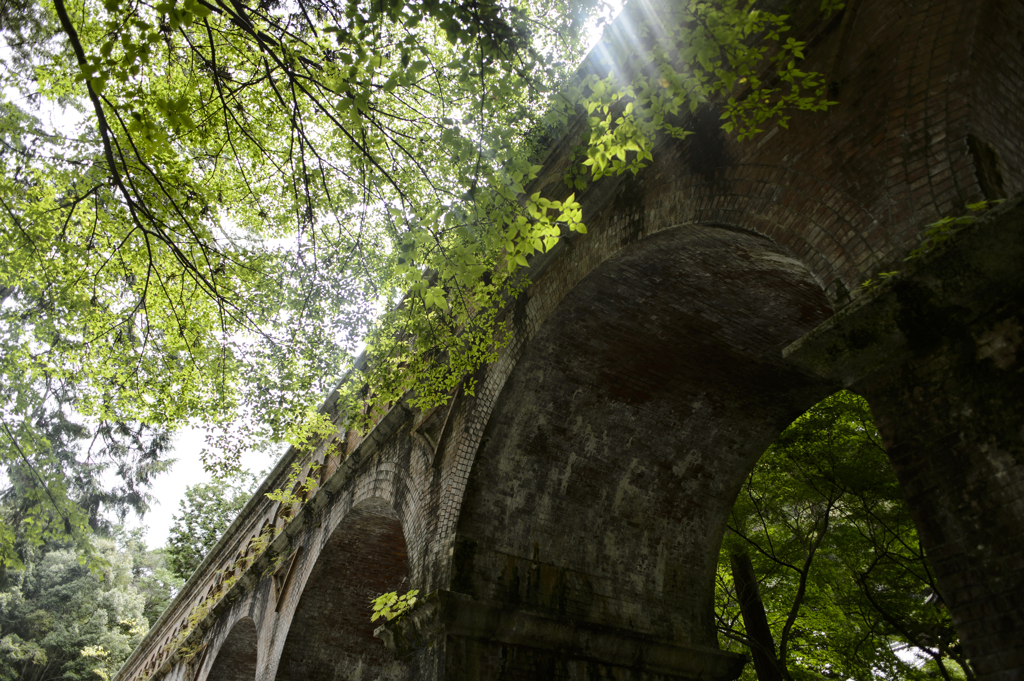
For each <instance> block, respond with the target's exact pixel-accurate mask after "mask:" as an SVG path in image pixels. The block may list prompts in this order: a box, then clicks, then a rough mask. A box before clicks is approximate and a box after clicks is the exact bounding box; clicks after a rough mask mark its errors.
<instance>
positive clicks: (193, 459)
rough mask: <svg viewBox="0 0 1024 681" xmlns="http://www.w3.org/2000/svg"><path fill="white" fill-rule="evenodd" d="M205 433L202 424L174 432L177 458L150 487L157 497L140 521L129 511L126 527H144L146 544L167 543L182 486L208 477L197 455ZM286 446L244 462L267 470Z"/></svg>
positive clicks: (254, 454) (257, 454) (256, 470)
mask: <svg viewBox="0 0 1024 681" xmlns="http://www.w3.org/2000/svg"><path fill="white" fill-rule="evenodd" d="M205 436H206V431H204V430H203V429H201V428H184V429H182V430H179V431H178V432H177V433H175V434H174V453H173V454H171V457H170V458H174V459H177V461H176V462H175V464H174V466H173V467H172V468H171V470H170V472H168V473H165V474H163V475H161V476H159V477H158V478H157V481H156V484H155V485H154V486H153V489H152V490H151V493H152V494H153V496H154V497H156V500H155V501H153V502H152V503H151V504H150V511H149V513H147V514H146V517H145V518H143V519H142V520H141V521H140V520H139V519H138V518H137V517H135V516H131V515H130V516H129V517H128V518H127V519H126V521H125V525H127V526H128V527H129V528H136V527H140V526H144V527H146V545H147V546H148V547H149V548H151V549H156V548H160V547H161V546H164V545H165V544H167V537H168V535H169V533H170V531H171V525H172V524H173V523H174V519H173V517H172V516H173V515H174V514H175V513H178V511H179V504H180V502H181V500H182V499H184V498H185V488H187V487H188V486H189V485H196V484H199V483H201V482H209V481H210V477H211V476H210V474H209V473H207V472H206V471H205V470H203V463H202V461H201V460H200V459H199V452H201V451H202V449H203V443H204V439H205ZM286 447H287V445H281V447H280V448H279V449H276V450H275V451H274V454H273V455H263V454H260V453H258V452H253V453H252V454H251V455H250V458H248V459H247V460H246V461H245V463H246V465H247V466H248V467H249V470H251V471H253V472H260V471H266V472H269V471H270V469H272V468H273V467H274V464H276V463H277V457H279V456H281V455H282V454H283V453H284V450H285V448H286Z"/></svg>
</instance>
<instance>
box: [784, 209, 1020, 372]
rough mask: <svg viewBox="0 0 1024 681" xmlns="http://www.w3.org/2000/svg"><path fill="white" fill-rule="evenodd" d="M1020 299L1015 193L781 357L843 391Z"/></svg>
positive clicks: (858, 300)
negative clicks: (829, 381)
mask: <svg viewBox="0 0 1024 681" xmlns="http://www.w3.org/2000/svg"><path fill="white" fill-rule="evenodd" d="M1022 300H1024V195H1021V194H1018V195H1017V196H1015V197H1013V198H1012V199H1009V200H1007V201H1006V202H1004V203H1002V204H1000V205H999V206H997V207H996V208H994V209H992V210H991V211H989V212H988V213H986V214H985V215H983V216H982V217H980V218H979V219H978V220H977V221H976V222H975V223H973V224H971V225H969V226H968V227H966V228H965V229H963V230H962V231H960V232H959V233H957V234H955V235H954V236H953V237H952V238H950V239H949V240H947V241H946V242H944V243H943V244H941V245H940V246H939V247H938V248H936V249H935V250H933V251H932V252H930V253H928V254H926V255H924V256H922V257H920V258H918V259H915V260H912V261H909V262H907V263H906V264H905V266H904V267H903V269H902V270H901V271H900V272H899V273H898V274H896V275H894V276H893V277H891V278H889V279H886V280H885V281H884V282H883V283H882V284H880V285H879V286H878V287H877V288H875V289H874V290H872V291H870V292H869V293H867V294H865V295H863V296H861V297H860V298H858V299H857V300H856V301H854V302H853V303H851V304H850V305H848V306H847V307H845V308H843V309H842V310H840V311H839V312H837V313H836V314H835V316H834V317H832V318H831V319H829V320H828V321H826V322H824V323H823V324H821V325H820V326H818V327H817V328H815V329H814V330H813V331H811V332H810V333H808V334H806V335H804V336H803V337H801V338H799V339H797V340H796V341H794V342H793V343H792V344H790V345H789V346H787V347H786V348H784V349H783V351H782V354H783V357H785V358H786V359H787V360H788V361H789V362H791V363H792V364H794V365H796V366H798V367H800V368H801V369H802V370H804V371H806V372H808V373H810V374H812V375H815V376H820V377H822V378H825V379H828V380H831V381H834V382H836V383H838V384H840V385H842V386H843V387H844V388H850V387H853V386H854V385H856V384H858V383H860V382H861V381H863V380H865V379H868V378H870V377H871V376H875V375H878V374H881V373H883V372H885V371H887V370H889V369H891V368H892V367H895V366H897V365H899V364H901V363H903V362H906V361H907V360H909V359H911V358H913V357H915V356H920V355H922V354H925V353H927V352H929V351H931V350H933V349H934V348H935V347H937V346H938V344H940V343H942V342H943V341H944V339H946V338H950V339H952V338H953V337H956V336H957V335H962V334H963V333H964V331H963V329H965V328H967V327H968V325H970V324H971V323H973V322H975V321H977V320H978V319H980V318H983V317H985V316H987V315H988V314H989V313H991V312H992V311H994V310H996V309H997V308H1000V307H1004V306H1006V305H1007V304H1008V303H1009V304H1017V303H1020V302H1021V301H1022Z"/></svg>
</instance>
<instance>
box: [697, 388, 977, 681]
mask: <svg viewBox="0 0 1024 681" xmlns="http://www.w3.org/2000/svg"><path fill="white" fill-rule="evenodd" d="M743 557H745V559H746V561H748V564H750V565H752V567H753V572H754V574H755V575H756V579H757V586H758V590H759V593H760V597H761V599H762V602H763V606H762V607H763V609H764V612H765V614H766V615H767V621H768V624H769V629H770V634H769V635H768V636H763V637H761V640H758V639H757V638H755V637H754V636H753V635H752V633H751V631H752V629H753V628H752V627H751V626H745V625H748V624H749V623H748V622H747V617H748V612H744V614H743V616H742V617H741V614H740V602H739V597H738V592H737V585H738V584H739V583H741V582H742V580H743V576H742V574H737V558H739V559H740V561H742V560H743ZM716 600H717V603H716V615H717V618H718V628H719V633H720V637H721V638H722V642H723V647H725V648H729V649H739V650H742V651H744V652H749V650H750V649H752V648H756V647H758V646H759V645H760V646H761V649H762V650H764V649H766V648H767V649H769V656H770V657H771V658H772V662H774V667H775V669H776V674H777V675H774V676H772V677H771V678H779V679H786V680H787V681H792V680H793V679H818V678H822V677H828V678H843V679H863V680H864V681H872V680H874V679H925V678H944V679H950V678H963V675H964V674H966V675H967V678H973V675H972V672H971V668H970V666H969V664H968V663H967V661H966V658H965V656H964V654H963V651H962V650H961V648H960V645H959V640H958V638H957V635H956V631H955V630H954V628H953V624H952V620H951V619H950V617H949V615H948V613H947V612H946V610H945V608H944V606H943V605H942V603H941V600H940V599H939V598H938V591H937V589H936V584H935V578H934V576H933V575H932V573H931V570H930V569H929V567H928V564H927V563H926V562H925V556H924V551H923V549H922V548H921V545H920V543H919V541H918V537H917V532H916V530H915V528H914V524H913V522H912V520H911V518H910V515H909V512H908V510H907V507H906V503H905V502H904V500H903V496H902V493H901V492H900V488H899V485H898V483H897V481H896V476H895V475H894V474H893V471H892V469H891V468H890V466H889V461H888V458H887V456H886V453H885V450H884V449H883V448H882V445H881V443H880V441H879V436H878V432H877V431H876V429H875V425H874V422H873V420H872V418H871V414H870V411H869V410H868V406H867V403H866V402H865V401H864V400H863V399H861V398H860V397H858V396H857V395H854V394H852V393H849V392H845V391H841V392H838V393H836V394H835V395H832V396H831V397H829V398H827V399H825V400H823V401H822V402H821V403H819V404H817V405H816V406H814V407H812V408H811V409H810V410H808V411H807V413H805V414H804V415H803V416H801V417H800V418H798V419H797V420H796V421H795V422H794V423H793V424H792V425H791V426H790V427H789V428H788V429H786V431H785V432H783V433H782V434H781V435H780V436H779V437H778V438H777V439H776V441H775V442H774V443H773V444H772V446H771V447H770V448H769V449H768V451H767V452H765V454H764V456H763V457H762V458H761V460H760V461H759V462H758V464H757V466H756V467H755V469H754V471H753V472H752V473H751V475H750V477H749V479H748V480H747V482H746V483H745V484H744V486H743V489H742V491H741V492H740V495H739V498H738V499H737V502H736V506H735V508H734V509H733V512H732V516H731V519H730V523H729V530H728V533H727V536H726V539H725V542H724V544H723V548H722V554H721V558H720V561H719V569H718V587H717V590H716ZM897 651H904V654H903V655H897ZM915 658H916V659H915ZM908 659H910V660H914V663H909V662H908ZM753 671H754V670H753V669H751V668H748V669H747V670H746V671H745V674H746V676H745V678H751V679H753V678H755V677H754V676H753ZM762 681H765V680H764V678H762Z"/></svg>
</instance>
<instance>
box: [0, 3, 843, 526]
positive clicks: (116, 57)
mask: <svg viewBox="0 0 1024 681" xmlns="http://www.w3.org/2000/svg"><path fill="white" fill-rule="evenodd" d="M839 6H840V5H839V4H838V3H836V2H834V1H832V0H829V1H827V2H825V3H823V5H822V11H823V12H825V13H826V14H827V13H829V12H832V11H834V10H835V9H837V8H838V7H839ZM644 11H646V10H644V9H643V7H641V6H640V5H638V6H637V8H635V9H634V13H635V16H634V19H635V21H634V24H636V25H635V26H633V24H630V22H626V23H625V24H624V25H625V26H626V29H625V30H626V32H627V33H629V31H631V30H634V31H636V35H634V36H631V37H630V36H627V37H628V38H629V39H627V40H625V41H624V42H623V41H620V42H622V44H620V46H619V48H616V49H619V51H620V52H621V54H619V55H618V56H617V59H620V60H621V66H622V69H621V72H620V73H619V75H616V74H615V73H613V74H610V75H608V77H601V76H600V75H598V74H590V75H585V74H582V73H581V74H579V75H573V70H574V69H575V67H576V65H577V64H578V63H579V61H580V59H581V57H582V54H583V51H584V42H583V41H582V40H581V30H582V29H583V28H584V26H586V25H587V23H588V21H590V20H591V19H592V18H594V17H596V16H597V15H599V14H600V8H599V7H598V6H597V4H596V2H595V1H594V0H534V1H533V2H529V3H527V2H524V1H522V0H478V1H474V2H471V3H463V2H448V1H436V0H424V1H422V2H421V1H410V2H397V1H390V0H389V2H387V3H380V2H368V1H363V0H345V1H344V2H335V1H333V0H260V1H259V2H255V3H252V4H246V3H245V2H239V1H235V0H232V1H231V2H227V1H226V0H181V1H180V2H178V1H173V0H159V1H155V0H104V1H103V2H102V3H101V2H95V1H94V0H53V1H52V4H51V3H49V2H45V3H33V2H29V1H26V0H12V1H11V2H5V3H3V4H2V5H0V37H2V38H3V40H4V41H5V43H6V45H7V46H8V48H9V49H8V50H7V51H5V52H4V53H3V57H2V58H0V62H2V65H0V82H2V84H3V86H4V87H3V89H2V90H0V93H2V95H0V97H2V98H3V100H2V101H0V114H2V118H0V147H2V148H3V152H4V153H2V154H0V166H2V175H0V178H2V179H0V298H2V299H3V302H2V304H0V333H3V334H5V336H6V337H7V338H8V343H7V347H6V348H5V353H4V355H3V357H2V360H0V362H2V367H0V369H2V372H0V375H2V376H3V379H2V380H3V382H4V384H3V385H0V398H2V400H3V404H2V405H0V410H2V417H3V421H4V423H5V424H7V425H8V426H9V427H10V430H11V431H12V433H13V434H14V435H13V439H14V440H17V441H19V442H23V443H30V442H33V441H35V440H36V439H37V434H35V433H33V432H32V429H33V428H34V426H33V425H32V424H33V420H32V417H31V411H32V409H31V407H30V406H26V405H25V404H23V403H22V402H20V401H19V400H20V399H21V398H20V397H19V396H21V395H24V394H29V393H34V394H35V395H36V397H32V398H31V399H30V400H29V402H30V403H32V404H42V403H43V402H44V401H45V400H44V399H42V398H40V397H38V396H39V395H42V394H43V393H44V390H43V387H42V386H43V385H45V384H46V383H47V382H48V381H53V380H56V381H61V382H65V383H66V384H68V385H71V386H73V387H74V409H75V410H76V411H77V412H78V413H80V414H83V415H85V416H88V417H89V418H92V419H94V420H96V421H97V422H118V423H132V422H139V423H146V424H160V425H161V426H162V427H168V428H174V427H177V426H180V425H182V424H183V423H185V422H186V420H187V419H189V418H197V419H200V420H202V421H204V422H205V423H207V424H218V425H219V426H220V427H222V428H223V429H224V430H225V431H227V435H226V436H225V437H222V438H220V439H218V440H216V441H217V442H219V443H220V444H221V445H222V446H221V447H220V448H219V449H218V450H216V451H213V452H212V454H213V458H211V459H210V460H209V463H210V464H211V465H220V466H221V468H222V469H227V470H230V469H232V468H237V466H238V462H239V456H240V455H241V452H242V451H244V450H245V448H247V447H248V446H249V445H250V443H253V442H258V441H264V440H267V439H277V440H280V439H282V438H287V439H289V440H290V441H291V442H293V443H297V444H298V443H303V442H306V441H308V439H309V437H310V435H311V434H315V433H316V432H319V430H318V428H319V427H321V426H322V425H323V424H322V423H319V420H318V417H317V416H316V413H315V410H314V408H315V406H316V403H317V402H318V400H319V399H320V397H321V396H322V395H323V394H324V393H325V392H326V391H327V390H328V389H330V388H331V387H332V386H333V385H334V383H335V381H336V380H337V378H338V377H339V376H340V375H341V374H342V373H343V372H344V371H345V370H346V368H347V367H349V366H351V363H352V359H351V354H352V353H353V352H354V351H355V350H356V348H357V346H358V343H359V342H360V339H362V338H363V337H364V335H365V334H366V333H367V332H368V331H369V333H370V336H369V348H368V355H369V361H368V363H367V364H366V365H365V367H364V368H365V373H364V377H363V378H364V379H365V380H359V381H350V382H347V383H345V385H344V390H343V393H344V394H343V398H344V399H343V404H344V405H345V406H346V407H347V409H348V417H349V418H350V419H351V421H352V423H351V425H352V426H354V427H365V425H366V424H367V423H368V422H369V419H370V418H371V417H372V415H373V414H372V413H367V412H366V410H362V409H360V408H358V406H357V405H358V404H359V403H360V402H361V401H362V400H364V399H365V398H369V400H370V403H371V404H372V405H374V409H377V410H379V409H383V408H386V407H387V405H388V404H391V403H393V402H394V401H395V400H397V399H399V398H400V397H402V396H403V395H406V396H408V397H409V399H411V401H412V402H413V403H415V404H418V405H429V404H434V403H437V402H439V401H441V400H444V399H446V397H447V396H448V395H449V394H451V392H452V391H453V390H455V389H456V388H457V387H458V386H459V385H460V384H461V385H462V386H463V389H464V390H466V391H467V392H472V390H473V381H472V376H473V374H474V372H475V370H476V369H477V368H479V367H480V366H481V365H482V364H484V363H486V362H488V361H490V360H492V359H493V358H494V357H495V356H496V354H495V353H496V352H497V351H498V349H499V348H500V346H501V344H502V343H503V342H504V340H505V336H504V333H503V327H502V325H501V323H500V322H499V312H500V310H501V308H502V306H503V305H504V304H505V302H507V301H508V300H509V299H511V298H513V297H514V296H516V295H517V293H518V291H519V290H521V288H522V287H523V286H524V285H525V283H526V281H525V279H524V268H525V266H526V265H527V263H528V258H529V257H530V256H531V255H533V254H534V253H536V252H538V251H544V250H547V249H549V248H551V247H552V246H553V245H554V243H555V242H556V241H557V239H558V238H559V237H560V235H561V234H564V233H568V232H570V231H579V232H582V231H585V226H584V225H583V224H582V223H581V210H580V207H579V204H578V203H577V202H576V200H575V197H574V196H569V197H567V198H562V199H559V198H556V197H555V196H542V195H541V194H540V193H539V192H532V191H531V192H528V191H527V187H529V183H530V181H531V180H532V179H534V178H535V177H536V174H537V172H538V171H539V169H540V167H541V166H540V165H539V161H540V160H541V157H542V155H543V152H544V150H545V149H546V145H547V144H549V143H550V141H551V139H553V137H555V136H558V135H560V134H562V132H563V131H564V130H565V129H566V127H565V126H566V124H567V122H568V121H569V120H570V119H571V118H574V117H579V118H578V120H579V121H580V122H581V123H583V130H584V132H583V135H582V137H581V138H580V139H579V156H578V158H577V162H578V166H577V168H576V170H575V171H574V172H573V173H570V176H569V178H568V181H569V182H570V183H571V184H573V185H574V186H576V187H577V188H582V187H585V186H586V185H587V183H588V182H589V181H591V180H593V179H595V178H598V177H601V176H603V175H608V174H615V173H621V172H627V171H632V172H637V171H638V170H639V169H640V168H641V167H642V166H643V165H644V164H645V163H646V162H648V161H649V160H650V159H651V157H652V151H653V149H654V143H655V141H656V139H657V138H658V137H659V136H665V135H671V136H676V137H681V136H685V135H686V134H688V133H689V132H690V131H689V130H688V129H687V125H688V122H687V120H688V119H686V117H685V115H684V114H687V113H688V112H693V111H695V110H696V109H697V108H699V107H705V108H706V109H707V110H708V111H709V112H711V115H712V116H715V117H717V116H722V120H723V124H724V127H726V129H727V130H730V131H731V132H732V133H733V134H737V135H739V136H746V135H752V134H756V133H757V131H758V130H760V128H761V127H763V126H764V125H765V124H766V123H767V122H768V121H772V120H776V121H781V122H783V123H784V122H785V119H786V117H787V116H788V115H789V112H791V111H792V110H794V109H801V108H802V109H821V108H824V107H825V106H826V105H827V102H825V101H824V100H823V99H822V95H823V88H824V84H823V82H822V79H821V78H820V77H819V76H818V75H817V74H810V73H805V72H802V71H800V70H799V67H798V65H797V62H798V61H799V59H800V58H801V56H802V47H803V46H802V43H800V42H799V41H797V40H794V39H792V38H790V37H787V36H786V35H785V33H786V31H787V30H788V28H789V26H788V24H787V17H786V16H784V15H777V14H773V13H771V12H768V11H764V10H759V9H757V8H755V7H754V4H753V2H751V1H748V0H720V1H719V2H713V3H708V2H699V1H692V2H689V1H688V2H679V3H675V2H670V3H666V4H665V5H664V6H658V7H657V8H652V9H651V10H650V11H652V12H654V13H655V15H656V21H657V25H660V26H664V27H668V29H669V30H665V31H663V32H649V31H646V29H643V28H642V25H643V24H644V22H646V21H647V18H645V17H644V16H642V15H643V12H644ZM630 26H633V27H632V28H630ZM623 45H625V46H628V47H623ZM69 65H74V67H73V68H70V69H69V68H68V67H69ZM61 112H63V123H62V124H60V125H53V124H51V120H47V119H53V118H54V117H55V116H56V117H57V118H61V116H60V115H57V114H60V113H61ZM562 194H563V192H561V190H559V193H558V196H562ZM12 377H13V378H12ZM12 386H13V387H12ZM18 386H21V387H24V390H22V389H21V388H19V387H18ZM238 424H249V425H248V426H243V427H247V428H248V429H249V430H250V431H252V432H232V429H236V430H237V428H238ZM23 448H25V447H24V446H23ZM11 456H13V455H6V454H5V459H4V461H5V462H6V461H10V460H11V458H10V457H11ZM26 456H27V458H28V459H30V460H31V459H32V457H33V456H34V453H33V452H31V451H28V450H27V449H26ZM44 486H46V487H48V488H49V489H50V493H51V494H52V495H53V497H54V504H55V507H60V506H61V505H62V504H65V501H64V499H65V497H64V496H63V494H64V488H66V487H67V485H66V484H65V483H63V482H62V481H61V480H59V479H54V480H52V481H47V482H46V483H45V485H44ZM65 505H66V504H65ZM66 515H68V518H69V522H71V527H74V525H75V522H74V520H73V519H72V518H71V517H70V516H71V514H70V511H68V512H67V513H66ZM0 545H2V546H7V545H9V540H8V539H7V538H4V539H3V543H2V544H0Z"/></svg>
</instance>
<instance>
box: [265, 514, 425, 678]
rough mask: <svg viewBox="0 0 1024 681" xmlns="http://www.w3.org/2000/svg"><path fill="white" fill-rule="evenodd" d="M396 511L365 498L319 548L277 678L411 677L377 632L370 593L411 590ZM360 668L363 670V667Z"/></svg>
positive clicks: (289, 631) (282, 656) (300, 600)
mask: <svg viewBox="0 0 1024 681" xmlns="http://www.w3.org/2000/svg"><path fill="white" fill-rule="evenodd" d="M409 588H410V587H409V559H408V552H407V549H406V542H405V536H404V534H403V532H402V525H401V523H400V522H399V520H398V515H397V514H396V513H395V511H394V509H393V508H392V507H391V505H390V504H388V503H387V502H386V501H383V500H382V499H378V498H371V499H367V500H365V501H363V502H361V503H359V504H357V505H356V506H354V507H353V508H352V510H350V511H349V512H348V513H347V514H346V515H345V517H344V518H343V519H342V520H341V522H340V523H339V524H338V527H337V528H335V530H334V532H333V533H332V534H331V536H330V538H329V539H328V540H327V543H326V544H325V545H324V547H323V548H322V549H321V550H320V552H319V555H318V557H317V560H316V564H315V565H314V566H313V568H312V571H311V572H310V574H309V578H308V579H307V580H306V583H305V587H304V589H303V591H302V596H301V598H300V599H299V602H298V606H297V608H296V610H295V614H294V615H293V617H292V620H291V625H290V626H289V629H288V637H287V639H286V641H285V644H284V650H283V651H282V653H281V658H280V663H279V665H278V668H277V675H276V679H277V681H309V680H310V679H316V680H317V681H341V680H343V679H345V680H347V679H350V678H356V676H355V675H356V674H360V673H361V674H362V676H360V677H358V678H365V679H381V680H389V681H390V680H395V679H403V678H406V676H407V674H406V671H405V665H404V664H403V663H401V662H399V661H397V660H396V659H395V656H394V655H393V654H392V653H390V652H388V651H387V650H385V648H384V645H383V644H382V643H381V642H380V641H379V640H378V639H376V638H374V636H373V632H374V629H375V628H376V627H377V626H379V624H380V622H377V623H373V622H371V621H370V616H371V610H370V599H371V598H373V597H375V596H377V595H379V594H381V593H384V592H387V591H394V590H407V589H409ZM359 670H361V671H359Z"/></svg>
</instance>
